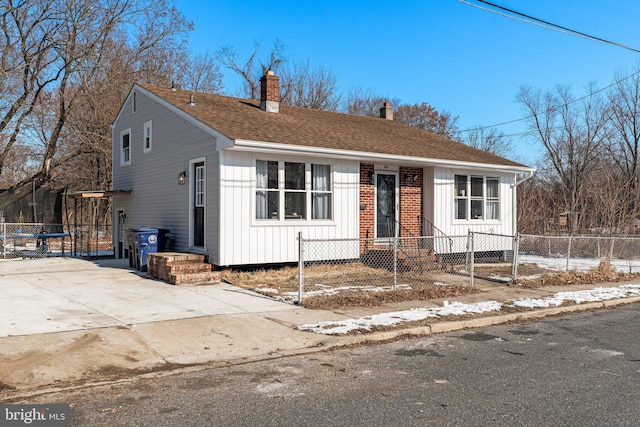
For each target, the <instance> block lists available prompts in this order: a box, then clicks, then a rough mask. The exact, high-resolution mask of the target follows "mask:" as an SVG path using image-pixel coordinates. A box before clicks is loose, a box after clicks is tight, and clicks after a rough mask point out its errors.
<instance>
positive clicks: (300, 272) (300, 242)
mask: <svg viewBox="0 0 640 427" xmlns="http://www.w3.org/2000/svg"><path fill="white" fill-rule="evenodd" d="M303 294H304V241H303V240H302V231H299V232H298V305H300V304H302V295H303Z"/></svg>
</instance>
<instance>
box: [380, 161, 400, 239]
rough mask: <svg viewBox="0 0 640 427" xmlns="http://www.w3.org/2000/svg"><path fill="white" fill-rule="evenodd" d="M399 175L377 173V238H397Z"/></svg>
mask: <svg viewBox="0 0 640 427" xmlns="http://www.w3.org/2000/svg"><path fill="white" fill-rule="evenodd" d="M397 178H398V176H397V174H387V173H376V237H377V238H381V237H395V236H396V182H397Z"/></svg>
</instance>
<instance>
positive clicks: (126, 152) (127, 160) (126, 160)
mask: <svg viewBox="0 0 640 427" xmlns="http://www.w3.org/2000/svg"><path fill="white" fill-rule="evenodd" d="M130 164H131V129H127V130H125V131H122V133H120V166H124V165H130Z"/></svg>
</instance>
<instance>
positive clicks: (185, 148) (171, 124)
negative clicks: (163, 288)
mask: <svg viewBox="0 0 640 427" xmlns="http://www.w3.org/2000/svg"><path fill="white" fill-rule="evenodd" d="M143 92H144V91H138V92H137V93H136V104H137V105H136V111H135V112H133V110H132V104H131V103H132V96H131V95H130V96H129V98H128V100H127V102H126V103H125V105H124V106H123V109H122V111H123V112H125V113H126V114H120V115H119V116H118V118H117V120H116V121H115V122H114V124H113V188H114V189H130V190H132V192H131V194H130V195H127V196H116V197H115V198H114V224H117V220H118V218H117V214H118V211H119V210H123V211H124V212H125V213H126V215H127V222H126V224H125V226H124V227H125V228H136V227H141V226H149V227H157V228H165V229H168V230H170V235H169V236H170V238H171V241H172V243H171V249H172V250H177V251H188V250H189V237H190V230H189V221H190V216H191V212H192V209H191V206H190V203H189V193H190V191H191V185H190V184H189V180H191V179H192V178H193V177H192V172H191V171H190V161H191V160H193V159H198V158H204V159H205V162H206V180H207V187H206V188H207V194H206V196H205V197H206V215H208V216H209V218H207V219H206V222H205V226H206V229H205V245H206V246H207V247H206V251H207V253H208V254H209V255H210V256H211V258H212V259H215V258H216V257H217V253H216V252H217V249H218V245H217V241H218V228H219V223H218V221H216V220H212V218H215V217H216V215H215V212H217V210H218V204H219V197H218V192H217V185H216V183H217V180H218V175H219V171H218V169H219V161H218V152H217V151H216V138H215V137H214V136H213V135H211V134H210V133H207V132H205V131H204V130H202V129H200V128H199V127H197V126H195V125H193V124H192V123H190V122H189V121H187V120H185V119H184V118H183V117H181V116H179V115H177V114H175V112H173V111H171V110H170V109H168V108H167V107H166V106H164V105H162V104H161V103H158V102H156V101H155V100H153V99H150V98H148V97H147V96H146V95H145V94H144V93H143ZM149 121H150V122H151V130H152V141H151V142H152V145H151V150H147V151H146V152H145V150H144V149H143V138H144V124H145V123H147V122H149ZM127 129H130V130H131V136H130V144H131V145H130V146H131V164H130V165H126V166H121V165H120V135H121V132H122V131H125V130H127ZM182 171H186V172H187V183H186V184H185V185H179V184H178V175H179V173H180V172H182ZM114 244H116V242H114Z"/></svg>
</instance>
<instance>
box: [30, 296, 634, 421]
mask: <svg viewBox="0 0 640 427" xmlns="http://www.w3.org/2000/svg"><path fill="white" fill-rule="evenodd" d="M639 336H640V304H635V305H629V306H623V307H619V308H615V309H607V310H599V311H595V312H587V313H581V314H573V315H567V316H563V317H557V318H551V319H546V320H542V321H538V322H528V323H515V324H507V325H501V326H494V327H487V328H482V329H477V330H468V331H460V332H456V333H447V334H441V335H435V336H430V337H427V338H421V339H408V340H401V341H396V342H393V343H388V344H378V345H372V346H367V347H359V348H353V349H344V350H339V351H332V352H327V353H314V354H312V355H307V356H297V357H289V358H284V359H279V360H272V361H266V362H258V363H251V364H246V365H241V366H233V367H228V368H218V369H207V370H202V371H199V372H192V373H186V374H180V375H172V376H165V377H162V378H156V379H151V380H141V381H137V382H134V383H132V384H125V385H117V386H107V387H100V388H92V389H88V390H83V391H79V392H73V393H63V394H59V395H49V396H43V397H40V398H38V399H37V400H36V401H33V400H32V401H30V402H29V403H56V402H59V403H70V404H71V405H72V408H71V419H72V425H78V426H80V425H81V426H131V425H137V426H147V425H148V426H236V425H238V426H240V425H244V426H284V425H288V426H307V425H308V426H320V425H322V426H325V425H331V426H347V425H348V426H365V425H366V426H378V425H385V426H386V425H394V426H428V425H436V426H520V425H522V426H578V425H579V426H603V425H607V426H637V425H639V424H640V421H639V420H640V340H638V337H639Z"/></svg>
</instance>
